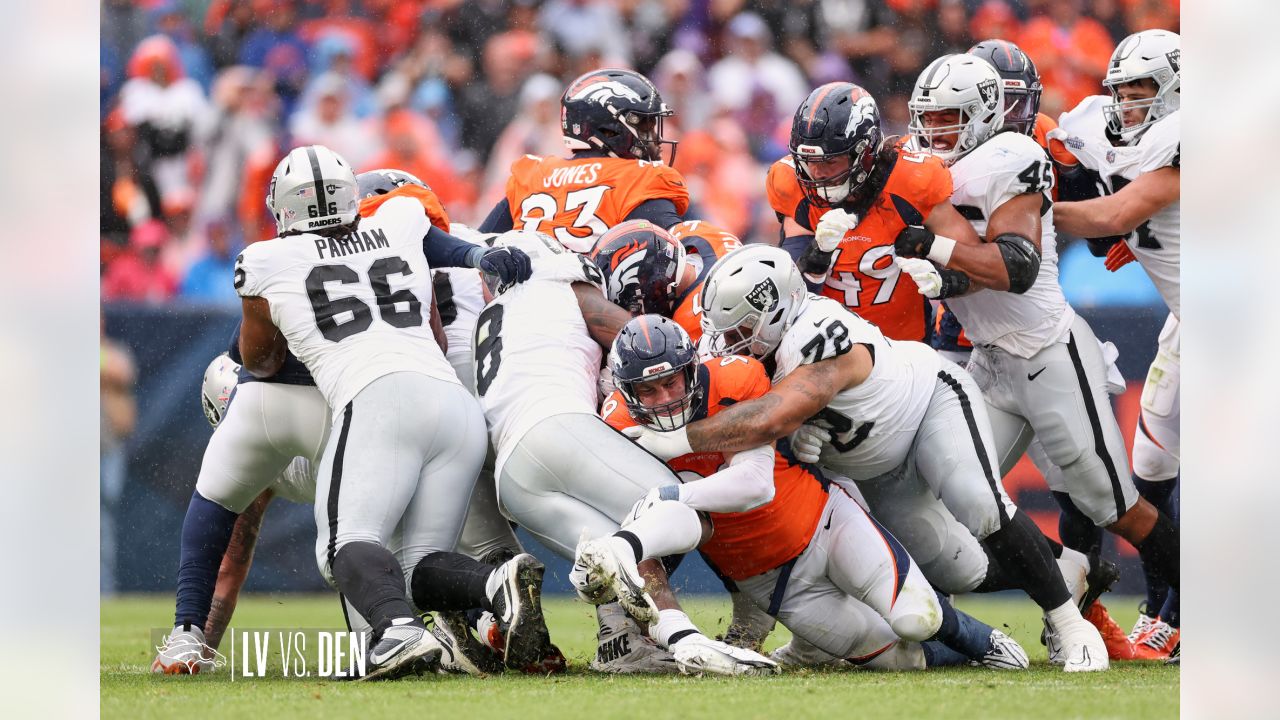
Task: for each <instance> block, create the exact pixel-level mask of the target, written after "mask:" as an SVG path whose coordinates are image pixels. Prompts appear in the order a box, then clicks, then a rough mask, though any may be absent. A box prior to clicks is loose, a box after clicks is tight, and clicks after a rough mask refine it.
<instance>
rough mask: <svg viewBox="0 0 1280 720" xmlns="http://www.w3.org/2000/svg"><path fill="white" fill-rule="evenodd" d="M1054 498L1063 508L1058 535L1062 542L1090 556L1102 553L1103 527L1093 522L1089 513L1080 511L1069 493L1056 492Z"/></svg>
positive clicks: (1059, 517) (1059, 519) (1059, 518)
mask: <svg viewBox="0 0 1280 720" xmlns="http://www.w3.org/2000/svg"><path fill="white" fill-rule="evenodd" d="M1053 498H1054V499H1055V500H1057V501H1058V507H1060V508H1061V509H1062V514H1061V515H1059V516H1058V537H1060V538H1062V544H1063V545H1065V546H1067V547H1069V548H1071V549H1072V550H1079V551H1080V552H1082V553H1084V554H1085V555H1088V556H1089V557H1093V556H1095V555H1101V554H1102V528H1100V527H1098V526H1097V525H1095V524H1093V520H1091V519H1089V516H1088V515H1085V514H1084V513H1082V512H1080V509H1079V508H1077V507H1076V506H1075V503H1073V502H1071V497H1070V496H1069V495H1067V493H1064V492H1054V493H1053Z"/></svg>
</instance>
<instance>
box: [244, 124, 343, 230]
mask: <svg viewBox="0 0 1280 720" xmlns="http://www.w3.org/2000/svg"><path fill="white" fill-rule="evenodd" d="M267 209H268V210H270V211H271V215H272V217H274V218H275V219H276V232H278V233H280V234H281V235H283V234H285V233H286V232H312V231H314V230H323V229H325V228H334V227H341V226H344V225H350V224H351V223H352V222H353V221H354V220H355V219H356V216H357V215H359V213H360V189H359V185H358V183H357V182H356V174H355V172H354V171H353V170H352V169H351V165H349V164H348V163H347V161H346V160H343V159H342V156H340V155H338V153H336V152H334V151H332V150H330V149H329V148H327V147H325V146H323V145H305V146H303V147H296V148H294V149H292V150H290V151H289V154H288V155H285V156H284V159H283V160H281V161H280V164H279V165H276V171H275V172H274V173H272V174H271V185H270V186H268V188H267Z"/></svg>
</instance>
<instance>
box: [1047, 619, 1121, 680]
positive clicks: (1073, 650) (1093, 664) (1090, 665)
mask: <svg viewBox="0 0 1280 720" xmlns="http://www.w3.org/2000/svg"><path fill="white" fill-rule="evenodd" d="M1045 647H1046V648H1048V650H1049V662H1051V663H1053V664H1054V665H1061V666H1062V669H1063V671H1064V672H1101V671H1103V670H1106V669H1108V668H1110V667H1111V661H1110V660H1109V659H1108V656H1107V645H1106V643H1105V642H1103V640H1102V635H1101V634H1100V633H1099V632H1098V629H1097V628H1095V627H1094V626H1093V625H1090V624H1089V622H1088V621H1086V620H1085V619H1083V618H1081V619H1080V620H1078V621H1075V620H1073V621H1071V622H1069V623H1066V624H1065V625H1064V627H1061V628H1055V627H1053V626H1052V625H1051V624H1050V623H1048V622H1047V621H1046V622H1045Z"/></svg>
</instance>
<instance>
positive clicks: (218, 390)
mask: <svg viewBox="0 0 1280 720" xmlns="http://www.w3.org/2000/svg"><path fill="white" fill-rule="evenodd" d="M239 373H240V366H239V365H237V364H236V362H235V361H234V360H232V359H231V357H230V356H229V355H227V354H226V353H222V354H221V355H219V356H218V357H216V358H214V359H213V362H211V363H209V367H207V368H205V371H204V380H203V381H202V382H201V383H200V407H201V408H202V409H203V410H204V416H205V418H206V419H207V420H208V421H209V424H210V425H212V426H213V427H218V423H220V422H222V418H223V417H224V416H225V415H226V414H227V403H228V402H230V401H231V391H232V390H235V389H236V382H238V381H239Z"/></svg>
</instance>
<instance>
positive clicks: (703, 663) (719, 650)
mask: <svg viewBox="0 0 1280 720" xmlns="http://www.w3.org/2000/svg"><path fill="white" fill-rule="evenodd" d="M671 655H672V656H673V657H675V660H676V666H677V667H679V668H680V672H681V673H682V674H684V675H704V674H707V673H711V674H713V675H729V676H738V675H776V674H778V673H780V672H782V668H781V667H779V666H778V663H776V662H774V661H773V660H770V659H769V658H767V657H765V656H763V655H761V654H760V653H758V652H756V651H754V650H748V649H746V648H736V647H733V646H732V645H726V644H725V643H722V642H720V641H719V640H712V639H711V638H709V637H707V636H706V635H703V634H701V633H693V634H692V635H688V636H686V637H684V638H682V639H680V641H679V642H677V643H675V644H674V645H672V646H671Z"/></svg>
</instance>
